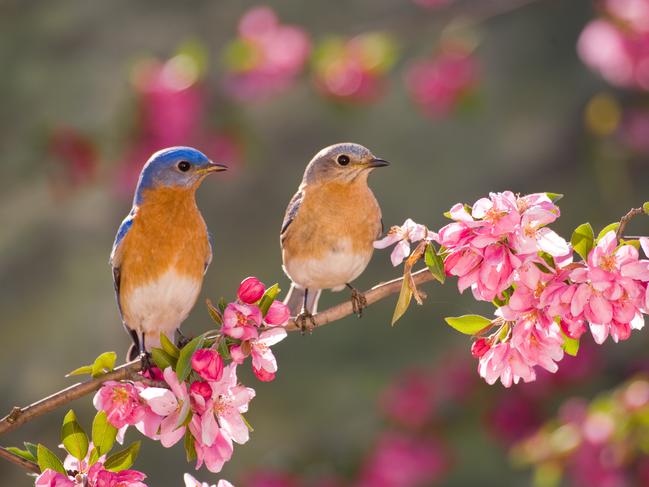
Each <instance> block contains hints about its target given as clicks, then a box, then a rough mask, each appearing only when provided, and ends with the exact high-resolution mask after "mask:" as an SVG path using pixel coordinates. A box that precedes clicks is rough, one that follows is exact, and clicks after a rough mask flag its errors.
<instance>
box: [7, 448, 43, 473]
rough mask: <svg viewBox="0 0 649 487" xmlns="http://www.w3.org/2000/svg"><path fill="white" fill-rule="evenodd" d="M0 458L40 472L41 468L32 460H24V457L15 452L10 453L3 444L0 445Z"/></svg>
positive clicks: (31, 470)
mask: <svg viewBox="0 0 649 487" xmlns="http://www.w3.org/2000/svg"><path fill="white" fill-rule="evenodd" d="M0 458H4V459H5V460H7V461H8V462H11V463H15V464H16V465H18V466H19V467H22V468H24V469H25V470H28V471H30V472H34V473H41V469H40V468H39V467H38V465H36V464H35V463H34V462H30V461H29V460H25V459H24V458H22V457H19V456H18V455H16V454H15V453H11V452H10V451H9V450H7V449H6V448H5V447H4V446H0Z"/></svg>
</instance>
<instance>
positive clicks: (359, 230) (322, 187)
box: [283, 178, 381, 259]
mask: <svg viewBox="0 0 649 487" xmlns="http://www.w3.org/2000/svg"><path fill="white" fill-rule="evenodd" d="M380 231H381V210H380V208H379V205H378V202H377V201H376V198H375V197H374V194H373V193H372V190H370V188H369V187H368V186H367V181H365V180H363V179H362V178H358V179H357V180H356V181H355V182H352V183H338V182H326V183H318V184H310V185H308V186H307V187H306V189H305V191H304V197H303V200H302V204H301V205H300V209H299V210H298V212H297V215H296V217H295V219H294V221H293V222H292V223H291V225H290V226H289V228H288V229H287V232H286V236H285V238H284V242H283V248H284V253H285V255H287V256H290V258H297V259H299V258H319V257H321V256H322V255H324V254H326V253H327V252H330V251H332V250H335V249H336V245H337V243H338V242H340V240H341V239H344V238H347V239H349V240H350V241H351V244H352V249H353V251H354V252H355V253H358V254H368V253H371V252H372V242H374V240H376V238H377V237H378V235H379V233H380Z"/></svg>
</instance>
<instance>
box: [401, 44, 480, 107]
mask: <svg viewBox="0 0 649 487" xmlns="http://www.w3.org/2000/svg"><path fill="white" fill-rule="evenodd" d="M478 81H479V77H478V63H477V61H476V59H475V57H474V55H473V54H472V53H471V52H470V51H469V50H468V49H466V48H464V47H463V46H460V45H457V44H453V45H450V44H449V45H447V46H444V47H443V48H442V50H441V51H440V53H439V54H437V55H435V56H434V57H433V58H432V59H429V60H422V61H419V62H417V63H415V64H413V65H412V66H411V67H410V68H409V70H408V72H407V75H406V85H407V87H408V90H409V91H410V95H411V97H412V98H413V100H414V101H415V103H416V104H417V105H419V106H420V107H421V109H422V110H423V111H424V113H426V114H427V115H429V116H431V117H433V118H442V117H445V116H448V115H449V114H451V112H453V111H454V110H455V109H456V108H457V107H458V105H459V104H460V103H461V102H462V101H463V100H464V99H465V98H466V97H467V96H469V95H470V94H472V93H473V92H474V91H475V90H476V88H477V86H478Z"/></svg>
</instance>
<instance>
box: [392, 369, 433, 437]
mask: <svg viewBox="0 0 649 487" xmlns="http://www.w3.org/2000/svg"><path fill="white" fill-rule="evenodd" d="M436 389H437V385H436V384H435V383H434V379H433V378H432V377H431V376H430V373H429V372H428V371H424V370H408V371H406V372H404V373H401V374H399V376H398V377H397V378H396V379H395V380H394V381H392V384H391V385H390V386H389V387H388V388H387V389H386V390H385V391H384V392H383V394H382V395H381V400H380V405H381V409H382V411H383V413H384V414H385V415H386V416H387V417H388V418H390V419H392V420H394V421H397V422H398V423H400V424H403V425H405V426H408V427H410V428H414V429H417V428H421V427H422V426H423V425H425V424H426V423H427V422H428V421H429V420H430V419H431V418H432V417H433V413H434V407H435V399H436V393H437V392H438V391H437V390H436Z"/></svg>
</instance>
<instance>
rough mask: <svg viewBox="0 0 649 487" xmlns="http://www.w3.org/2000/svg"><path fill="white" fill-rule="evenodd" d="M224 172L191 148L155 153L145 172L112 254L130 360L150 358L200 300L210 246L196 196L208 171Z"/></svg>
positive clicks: (118, 301) (112, 264) (118, 233)
mask: <svg viewBox="0 0 649 487" xmlns="http://www.w3.org/2000/svg"><path fill="white" fill-rule="evenodd" d="M225 169H226V166H224V165H223V164H215V163H213V162H212V161H210V160H209V159H208V158H207V157H206V156H205V155H204V154H203V153H201V152H199V151H197V150H196V149H192V148H189V147H171V148H168V149H163V150H161V151H159V152H156V153H155V154H153V155H152V156H151V158H150V159H149V161H148V162H147V163H146V164H145V166H144V168H143V169H142V173H141V174H140V179H139V181H138V184H137V189H136V190H135V197H134V199H133V208H132V209H131V212H130V213H129V214H128V216H127V217H126V218H125V219H124V221H123V222H122V224H121V226H120V227H119V230H118V231H117V236H116V237H115V243H114V244H113V251H112V252H111V256H110V264H111V266H112V268H113V281H114V283H115V293H116V296H117V305H118V307H119V311H120V314H121V317H122V321H123V323H124V327H125V328H126V330H127V331H128V332H129V333H130V334H131V337H132V339H133V345H132V346H131V348H130V349H129V359H130V360H133V359H134V358H135V357H137V355H138V353H139V354H142V355H143V356H145V357H146V351H147V350H149V349H150V348H151V346H158V345H159V344H160V334H161V333H164V334H165V335H167V336H168V337H169V338H170V339H171V340H172V341H173V340H174V334H175V332H176V331H177V330H178V328H179V327H180V324H181V323H182V322H183V321H184V320H185V318H187V315H188V314H189V312H190V311H191V309H192V308H193V306H194V304H195V303H196V299H197V298H198V294H199V292H200V290H201V286H202V284H203V275H204V274H205V271H206V270H207V266H208V265H209V264H210V261H211V260H212V246H211V244H210V241H209V237H208V233H207V226H206V225H205V221H204V220H203V217H202V216H201V213H200V211H199V210H198V207H197V206H196V199H195V193H196V189H197V188H198V186H199V185H200V184H201V182H202V181H203V179H204V178H205V176H207V175H208V174H211V173H213V172H216V171H224V170H225Z"/></svg>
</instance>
